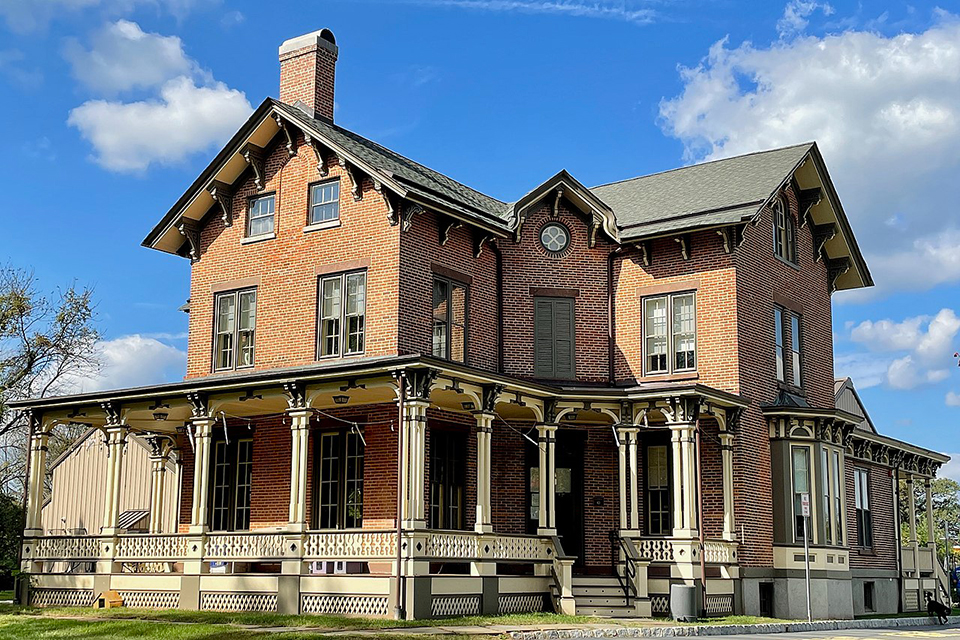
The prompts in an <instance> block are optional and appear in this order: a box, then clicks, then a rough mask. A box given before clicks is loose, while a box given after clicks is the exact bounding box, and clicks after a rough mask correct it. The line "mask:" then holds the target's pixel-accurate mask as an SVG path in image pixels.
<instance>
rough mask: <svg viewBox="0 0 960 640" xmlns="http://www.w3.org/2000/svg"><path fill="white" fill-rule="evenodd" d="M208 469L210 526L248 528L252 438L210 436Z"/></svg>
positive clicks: (225, 529) (229, 528) (240, 529)
mask: <svg viewBox="0 0 960 640" xmlns="http://www.w3.org/2000/svg"><path fill="white" fill-rule="evenodd" d="M212 471H213V482H212V483H211V484H210V491H211V493H212V496H211V497H212V499H211V500H210V516H211V517H210V527H211V529H213V530H214V531H244V530H246V529H249V528H250V489H251V487H252V479H253V439H251V438H240V439H236V440H230V441H227V440H226V439H225V438H224V439H218V440H214V442H213V466H212Z"/></svg>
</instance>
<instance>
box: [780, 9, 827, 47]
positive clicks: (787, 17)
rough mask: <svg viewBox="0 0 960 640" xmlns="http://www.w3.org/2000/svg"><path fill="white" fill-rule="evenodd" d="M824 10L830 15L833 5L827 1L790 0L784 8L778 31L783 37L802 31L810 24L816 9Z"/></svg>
mask: <svg viewBox="0 0 960 640" xmlns="http://www.w3.org/2000/svg"><path fill="white" fill-rule="evenodd" d="M818 9H819V10H820V11H822V12H823V15H825V16H829V15H830V14H832V13H833V7H831V6H830V5H829V4H827V3H826V2H814V1H813V0H790V2H788V3H787V6H786V7H784V8H783V17H782V18H780V20H779V21H778V22H777V33H779V34H780V37H781V38H787V37H789V36H792V35H795V34H798V33H802V32H803V30H804V29H806V28H807V25H808V24H810V21H809V19H808V18H810V16H811V15H813V12H814V11H816V10H818Z"/></svg>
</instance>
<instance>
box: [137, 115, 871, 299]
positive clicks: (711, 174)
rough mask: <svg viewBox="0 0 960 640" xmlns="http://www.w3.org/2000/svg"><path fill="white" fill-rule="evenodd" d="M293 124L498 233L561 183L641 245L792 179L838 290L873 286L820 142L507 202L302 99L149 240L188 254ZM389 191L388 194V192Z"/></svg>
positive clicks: (359, 164)
mask: <svg viewBox="0 0 960 640" xmlns="http://www.w3.org/2000/svg"><path fill="white" fill-rule="evenodd" d="M288 125H292V126H293V127H296V128H299V129H300V130H302V131H303V132H304V134H306V135H308V136H309V137H310V138H311V139H312V140H316V141H317V142H318V143H319V144H320V145H322V146H323V147H324V148H325V149H326V150H328V151H329V152H330V153H333V154H335V155H336V156H337V157H339V158H340V159H341V162H343V163H346V166H347V167H348V168H352V169H355V170H356V171H357V173H358V174H360V175H366V176H369V177H370V178H372V179H373V180H374V183H375V185H376V186H377V188H378V191H380V190H381V189H386V190H387V192H390V193H391V194H393V196H395V198H396V199H397V201H398V202H397V203H396V206H398V207H399V206H402V203H403V201H408V202H409V203H411V204H412V205H415V206H416V205H419V206H426V207H431V208H434V209H436V210H437V211H438V212H440V213H443V214H446V215H449V216H452V217H454V218H457V219H459V220H461V221H463V222H467V223H469V224H472V225H475V226H478V227H480V228H481V229H483V230H485V231H486V232H488V233H492V234H493V235H496V236H506V235H507V234H509V233H511V232H513V233H516V232H518V229H519V227H520V225H522V223H523V218H524V214H525V211H526V209H527V208H529V207H531V206H533V205H535V204H537V203H538V202H540V201H541V200H542V199H543V198H546V197H547V196H548V194H549V193H552V192H553V191H554V190H555V188H556V187H557V186H560V187H563V188H564V189H565V192H564V198H566V199H568V200H569V201H570V202H572V203H573V204H574V205H575V206H577V207H578V208H579V209H580V210H581V211H583V212H584V213H585V214H588V215H590V216H592V218H593V219H594V221H595V223H596V224H594V225H592V226H591V233H593V232H594V231H595V230H596V229H597V228H600V227H602V228H603V230H604V232H605V233H606V234H607V235H608V236H610V237H611V238H612V239H613V240H615V241H617V242H639V241H642V240H645V239H648V238H653V237H661V236H668V235H676V234H679V233H687V232H690V231H694V230H698V229H709V228H717V227H725V226H730V225H738V224H744V223H745V221H748V220H754V219H756V216H757V215H758V214H759V212H760V211H761V209H762V208H763V206H764V205H765V204H766V203H767V202H769V201H770V200H771V199H772V198H774V197H776V195H777V194H778V192H779V190H780V189H781V188H782V187H783V186H784V185H786V184H787V183H788V182H790V181H794V182H795V183H796V184H797V186H798V187H800V188H801V189H802V190H804V191H809V192H811V193H813V194H816V195H814V196H813V199H812V200H811V201H810V202H808V203H807V205H808V206H809V207H810V209H809V214H808V216H809V218H810V220H812V222H813V224H814V225H816V226H817V227H818V233H819V234H820V236H821V238H822V255H823V257H825V258H826V259H827V262H828V267H829V268H830V270H831V273H832V275H831V283H832V284H833V285H834V286H835V288H837V289H848V288H856V287H862V286H870V285H872V284H873V280H872V278H871V276H870V272H869V270H868V269H867V265H866V263H865V262H864V260H863V256H862V255H861V253H860V249H859V247H858V246H857V242H856V239H855V238H854V236H853V232H852V230H851V229H850V225H849V222H848V221H847V218H846V215H845V213H844V212H843V207H842V205H841V204H840V201H839V198H838V197H837V195H836V191H835V189H834V187H833V183H832V181H831V180H830V176H829V174H828V173H827V170H826V166H825V165H824V163H823V158H822V157H821V155H820V152H819V150H818V148H817V145H816V143H812V142H808V143H804V144H799V145H793V146H789V147H783V148H780V149H772V150H769V151H760V152H756V153H750V154H747V155H742V156H736V157H733V158H725V159H722V160H715V161H711V162H704V163H701V164H697V165H692V166H689V167H683V168H680V169H674V170H671V171H665V172H662V173H656V174H652V175H648V176H642V177H639V178H632V179H630V180H623V181H620V182H614V183H611V184H606V185H601V186H598V187H594V188H593V189H587V188H585V187H584V186H583V185H581V184H580V183H579V182H578V181H577V180H575V179H574V178H573V176H571V175H570V174H569V173H567V172H566V171H561V172H560V173H558V174H557V175H556V176H554V178H552V179H551V180H548V181H547V182H545V183H543V184H541V185H540V186H538V187H537V188H535V189H534V190H533V191H531V192H530V193H529V194H527V196H525V197H524V198H521V199H520V200H518V201H517V202H513V203H507V202H503V201H501V200H498V199H496V198H493V197H491V196H488V195H486V194H483V193H481V192H479V191H477V190H476V189H472V188H470V187H468V186H466V185H464V184H462V183H460V182H457V181H456V180H453V179H451V178H449V177H447V176H445V175H443V174H442V173H439V172H437V171H434V170H433V169H429V168H428V167H425V166H423V165H422V164H420V163H418V162H414V161H413V160H410V159H409V158H406V157H405V156H402V155H400V154H399V153H396V152H394V151H391V150H390V149H387V148H386V147H384V146H382V145H380V144H377V143H376V142H373V141H372V140H369V139H367V138H364V137H363V136H360V135H358V134H356V133H353V132H352V131H349V130H347V129H344V128H343V127H340V126H338V125H336V124H334V123H333V122H331V121H329V120H326V119H324V118H317V117H314V116H312V115H310V114H308V113H307V112H306V111H305V110H304V109H303V108H301V106H300V105H293V106H291V105H288V104H285V103H282V102H279V101H278V100H274V99H272V98H267V99H266V100H265V101H264V102H263V103H262V104H261V105H260V106H259V107H258V108H257V109H256V111H255V112H254V113H253V114H252V115H251V116H250V118H249V119H248V120H247V122H246V123H245V124H244V125H243V126H242V127H241V128H240V130H239V131H238V132H237V133H236V134H235V135H234V136H233V138H232V139H231V140H230V141H229V142H228V143H227V145H226V146H225V147H224V148H223V150H222V151H221V152H220V153H219V154H217V156H216V157H215V158H214V160H213V162H211V163H210V165H209V166H208V167H207V168H206V169H205V170H204V171H203V173H201V175H200V176H199V177H198V178H197V180H195V181H194V183H193V184H192V185H191V186H190V188H189V189H188V190H187V191H186V193H184V194H183V196H181V197H180V199H179V200H178V201H177V202H176V204H174V206H173V207H172V208H171V209H170V211H168V212H167V214H166V215H165V216H164V217H163V219H162V220H161V221H160V223H159V224H158V225H157V226H156V227H155V228H154V229H153V230H152V231H151V232H150V234H149V235H147V237H146V239H145V240H144V241H143V244H144V245H145V246H148V247H151V248H155V249H159V250H162V251H167V252H170V253H181V254H182V253H183V252H184V251H183V249H184V246H185V243H186V242H188V241H189V240H190V234H189V233H187V232H186V230H184V234H183V235H181V229H179V226H180V225H181V223H182V222H191V221H192V222H194V223H197V222H200V221H202V220H203V219H204V218H206V216H207V215H208V214H209V212H210V211H211V210H213V209H214V202H215V201H214V196H213V195H212V194H211V193H210V188H211V187H212V186H215V185H216V184H219V183H226V184H228V185H229V184H233V183H234V182H235V181H236V180H238V179H239V178H240V177H241V176H242V175H244V173H245V171H246V170H247V168H248V165H247V160H246V159H245V158H244V157H243V154H242V152H243V150H244V149H245V148H247V145H248V144H253V145H256V146H257V147H260V148H265V147H267V146H269V145H270V144H272V141H273V140H274V139H275V138H276V137H277V136H278V135H280V133H281V131H282V130H283V129H284V128H285V127H288ZM288 144H289V143H288ZM291 148H292V147H291ZM298 152H301V151H300V150H298ZM302 152H306V153H310V150H309V148H307V149H304V150H302ZM326 152H327V151H325V153H326ZM387 192H382V193H384V197H385V198H387V195H386V193H387ZM821 196H822V197H821ZM388 206H389V207H391V211H393V206H394V204H393V203H391V202H388ZM392 215H399V214H398V213H396V212H394V213H392ZM394 222H396V219H395V220H394ZM801 222H803V223H805V222H806V219H805V220H803V221H801ZM184 236H187V237H186V238H185V237H184Z"/></svg>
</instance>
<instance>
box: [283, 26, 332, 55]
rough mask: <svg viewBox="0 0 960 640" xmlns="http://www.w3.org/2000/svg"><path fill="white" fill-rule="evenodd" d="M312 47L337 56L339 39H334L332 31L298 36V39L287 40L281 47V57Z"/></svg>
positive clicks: (325, 30) (327, 30)
mask: <svg viewBox="0 0 960 640" xmlns="http://www.w3.org/2000/svg"><path fill="white" fill-rule="evenodd" d="M312 47H320V48H323V49H326V50H328V51H330V52H332V53H333V54H334V55H336V54H337V39H336V38H335V37H334V35H333V31H330V29H320V30H318V31H313V32H311V33H307V34H304V35H302V36H297V37H296V38H290V39H289V40H285V41H284V43H283V44H281V45H280V55H281V56H283V55H285V54H289V53H293V52H294V51H299V50H301V49H307V48H312Z"/></svg>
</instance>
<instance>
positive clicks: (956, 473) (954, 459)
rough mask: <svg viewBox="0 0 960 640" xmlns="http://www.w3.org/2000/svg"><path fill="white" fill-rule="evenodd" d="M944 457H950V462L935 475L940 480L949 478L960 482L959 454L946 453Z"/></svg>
mask: <svg viewBox="0 0 960 640" xmlns="http://www.w3.org/2000/svg"><path fill="white" fill-rule="evenodd" d="M945 455H948V456H950V460H949V461H948V462H947V464H945V465H943V466H942V467H940V471H938V472H937V475H938V476H939V477H941V478H951V479H953V480H956V481H957V482H960V453H947V454H945Z"/></svg>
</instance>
